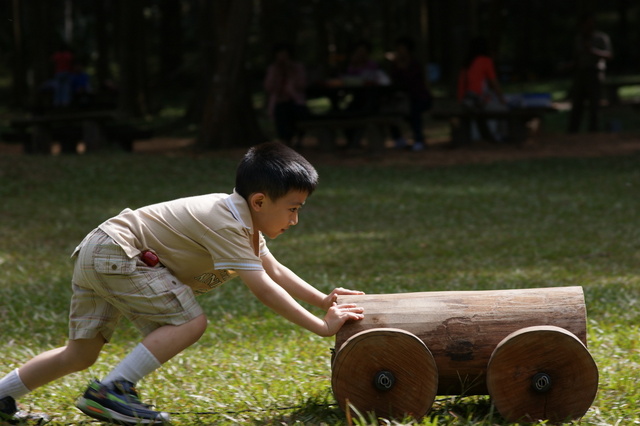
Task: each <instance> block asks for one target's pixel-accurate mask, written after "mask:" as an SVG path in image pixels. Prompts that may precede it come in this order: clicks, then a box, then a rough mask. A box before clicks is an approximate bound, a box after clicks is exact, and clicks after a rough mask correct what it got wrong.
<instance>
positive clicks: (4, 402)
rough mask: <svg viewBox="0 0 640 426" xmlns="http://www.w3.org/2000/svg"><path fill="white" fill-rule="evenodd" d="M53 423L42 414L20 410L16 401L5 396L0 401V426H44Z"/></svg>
mask: <svg viewBox="0 0 640 426" xmlns="http://www.w3.org/2000/svg"><path fill="white" fill-rule="evenodd" d="M49 421H51V419H50V418H49V416H47V415H46V414H41V413H30V412H27V411H23V410H18V406H17V405H16V401H15V399H13V398H12V397H10V396H5V397H4V398H2V399H0V424H5V423H6V424H10V425H19V424H34V425H43V424H45V423H47V422H49Z"/></svg>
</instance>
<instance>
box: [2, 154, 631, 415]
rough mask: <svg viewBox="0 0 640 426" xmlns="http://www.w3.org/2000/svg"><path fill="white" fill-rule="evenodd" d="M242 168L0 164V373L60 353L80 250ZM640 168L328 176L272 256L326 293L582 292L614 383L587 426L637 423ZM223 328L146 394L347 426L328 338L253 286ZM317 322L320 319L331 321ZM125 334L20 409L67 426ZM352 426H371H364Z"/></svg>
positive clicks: (215, 327)
mask: <svg viewBox="0 0 640 426" xmlns="http://www.w3.org/2000/svg"><path fill="white" fill-rule="evenodd" d="M236 163H237V158H230V157H228V156H222V155H221V156H215V155H211V156H210V157H206V158H205V157H198V158H190V157H187V156H185V157H163V156H142V155H125V154H119V153H106V154H100V155H86V156H59V157H28V156H13V157H3V158H0V200H1V202H0V266H1V268H2V273H1V274H0V329H1V330H2V331H1V332H0V335H1V336H2V346H1V348H0V356H1V358H2V364H1V368H0V374H5V373H7V372H9V371H10V370H11V369H13V368H16V367H18V366H19V365H21V364H22V363H23V362H24V361H26V360H27V359H28V358H29V357H31V356H33V355H34V354H37V353H39V352H41V351H44V350H47V349H51V348H53V347H57V346H61V345H64V343H65V341H66V333H67V331H66V330H67V312H68V299H69V296H70V292H71V290H70V283H69V281H70V276H71V270H72V265H71V262H70V260H69V256H70V254H71V252H72V250H73V248H74V247H75V245H77V244H78V243H79V242H80V240H81V239H82V238H83V237H84V235H85V234H86V233H87V232H89V231H90V230H91V229H93V228H94V227H95V226H96V225H98V224H99V223H100V222H101V221H103V220H105V219H107V218H108V217H110V216H113V215H115V214H117V213H118V212H119V211H120V210H122V209H123V208H125V207H132V208H135V207H138V206H142V205H146V204H149V203H154V202H159V201H164V200H168V199H173V198H177V197H183V196H188V195H195V194H202V193H207V192H228V191H230V190H231V189H232V187H233V180H234V169H235V165H236ZM639 164H640V157H639V156H637V155H636V156H628V157H608V158H601V159H563V160H556V159H548V160H536V161H520V162H511V163H504V164H491V165H473V166H455V167H447V168H433V169H426V168H420V167H418V166H415V167H407V166H403V167H380V166H373V165H372V166H361V167H337V166H330V165H318V170H319V172H320V176H321V185H320V187H319V188H318V191H317V192H316V193H315V194H314V195H313V196H312V197H310V199H309V200H308V202H307V205H305V207H304V208H303V210H302V211H301V215H300V223H299V224H298V226H296V227H295V228H293V229H292V230H290V231H289V232H288V233H287V234H286V235H284V236H281V237H280V238H278V239H276V240H272V241H270V242H269V247H270V249H271V251H272V252H273V253H274V254H275V255H276V257H278V259H279V260H281V261H282V262H283V263H284V264H286V265H288V266H289V267H290V268H291V269H293V270H294V271H296V272H297V273H298V274H299V275H301V276H302V277H304V278H305V279H307V280H308V281H309V282H311V283H313V284H314V285H316V286H318V287H319V288H321V289H322V290H324V291H329V290H330V289H332V288H333V287H335V286H345V287H351V288H357V289H361V290H364V291H366V292H367V293H399V292H414V291H442V290H482V289H515V288H532V287H553V286H570V285H579V286H583V287H584V291H585V297H586V304H587V310H588V341H589V350H590V352H591V354H592V355H593V357H594V359H595V360H596V362H597V364H598V367H599V372H600V385H599V389H598V395H597V398H596V400H595V402H594V404H593V406H592V408H591V409H590V410H589V411H588V413H587V414H586V415H585V417H584V418H583V424H589V425H613V424H620V425H622V424H625V425H626V424H634V423H635V424H639V423H640V415H639V414H638V408H637V407H638V405H637V404H638V402H637V401H638V400H640V383H639V380H640V341H639V339H640V309H639V308H638V304H639V303H640V167H639ZM200 301H201V303H202V305H203V307H204V309H205V312H207V314H208V317H209V321H210V325H209V327H208V330H207V331H206V333H205V335H204V337H203V338H202V339H201V341H200V342H198V343H197V344H196V345H194V346H193V347H191V348H189V349H187V350H186V351H184V352H183V353H182V354H180V355H179V356H177V357H176V358H174V359H173V360H171V361H170V362H169V363H167V364H166V365H165V366H163V367H162V368H161V369H160V370H158V371H157V372H156V373H155V374H153V375H152V376H150V377H148V378H146V379H145V380H143V381H142V382H141V383H140V386H139V388H140V390H141V393H142V398H143V400H145V401H147V402H150V403H153V404H155V405H157V406H158V407H159V408H160V409H162V410H166V411H169V412H172V413H173V416H172V417H173V419H174V423H175V424H178V425H180V424H184V425H187V424H294V423H299V424H329V425H333V424H346V419H345V416H344V414H343V413H342V412H341V411H340V409H339V408H338V407H337V405H336V403H335V400H334V398H333V396H332V394H331V380H330V371H331V369H330V348H331V347H332V346H333V339H332V338H320V337H318V336H315V335H313V334H311V333H309V332H307V331H305V330H301V329H299V328H297V327H295V326H293V325H291V324H289V323H287V322H286V321H285V320H284V319H282V318H279V317H277V316H275V315H274V314H272V313H271V312H270V311H269V310H268V309H267V308H265V307H264V306H262V305H261V304H260V303H259V302H258V301H257V300H256V299H255V298H254V297H252V296H251V295H250V293H249V291H248V290H247V289H246V288H245V287H244V285H243V284H242V282H241V281H240V280H236V281H231V282H230V283H227V284H225V285H224V286H222V287H221V288H219V289H217V290H215V291H213V292H211V293H209V294H207V295H204V296H202V297H201V299H200ZM318 315H322V313H321V312H318ZM138 340H139V338H138V335H137V332H136V331H135V330H134V329H133V328H132V327H131V326H130V325H129V324H127V323H124V322H123V323H122V324H121V327H120V328H119V330H118V331H117V332H116V335H115V336H114V340H113V342H112V343H111V344H109V345H108V346H107V347H106V349H105V351H104V352H103V354H102V355H101V357H100V358H99V360H98V362H97V363H96V364H95V365H94V366H93V367H91V368H90V369H89V370H87V371H84V372H81V373H77V374H73V375H71V376H68V377H66V378H64V379H61V380H59V381H57V382H54V383H52V384H50V385H49V386H46V387H44V388H41V389H38V390H36V391H35V392H33V393H32V394H31V395H30V396H28V397H25V398H24V399H23V401H22V403H23V404H25V405H26V406H27V407H31V408H32V409H33V410H36V411H44V412H47V413H49V414H50V415H51V416H53V418H54V420H55V422H59V423H60V424H71V423H77V422H81V421H87V420H88V418H87V417H86V416H84V415H82V414H81V413H80V412H79V411H78V410H77V409H75V407H74V405H73V402H74V400H75V398H76V397H77V396H78V395H79V394H80V392H81V391H82V390H83V389H84V387H85V385H86V384H87V383H88V381H89V380H90V379H92V378H94V377H98V378H100V377H102V376H104V375H105V374H106V373H107V372H108V371H109V370H110V369H111V367H113V366H114V365H115V364H116V363H117V362H118V360H119V359H120V358H122V357H123V356H124V355H125V354H126V353H128V351H130V350H131V349H132V348H133V347H134V346H135V345H136V344H137V342H138ZM354 422H355V423H359V424H365V423H367V418H366V417H361V418H355V419H354ZM501 423H504V421H503V420H501V418H500V416H499V415H498V414H497V413H496V412H495V411H494V410H492V409H491V405H490V402H489V398H488V397H485V396H481V397H467V398H462V397H438V398H437V400H436V404H435V406H434V409H433V410H432V411H431V413H430V414H429V415H428V416H427V417H426V418H424V419H423V420H422V421H421V423H420V424H423V425H436V424H437V425H454V424H455V425H467V424H468V425H493V424H501Z"/></svg>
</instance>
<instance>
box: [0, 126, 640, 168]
mask: <svg viewBox="0 0 640 426" xmlns="http://www.w3.org/2000/svg"><path fill="white" fill-rule="evenodd" d="M192 148H193V140H191V139H184V138H154V139H150V140H144V141H137V142H136V143H135V144H134V152H135V153H137V154H149V155H176V156H180V155H189V156H208V155H215V156H216V157H228V158H240V156H241V155H242V154H243V153H244V151H245V148H240V149H237V150H235V149H234V150H224V151H214V152H210V153H197V154H196V153H194V151H193V149H192ZM300 151H301V152H302V153H303V155H305V157H307V158H308V159H309V160H310V161H312V162H313V163H314V164H335V165H345V166H357V165H363V164H378V165H419V166H426V167H441V166H449V165H457V164H478V163H495V162H500V161H516V160H525V159H535V158H553V157H556V158H559V157H602V156H619V155H636V154H640V134H635V133H634V134H631V133H628V134H625V133H615V134H613V133H598V134H577V135H565V134H543V135H538V136H537V137H536V138H535V139H532V140H529V141H527V142H525V143H523V144H519V145H517V144H490V143H486V142H476V143H473V144H471V145H468V146H465V147H462V148H456V149H451V148H450V147H449V146H448V144H447V143H446V141H437V140H436V141H432V142H431V144H430V145H429V147H428V149H426V150H424V151H421V152H411V151H403V150H396V149H393V148H386V149H384V150H383V151H381V152H379V153H376V154H371V153H369V152H368V151H366V150H341V149H336V150H335V151H330V152H326V151H321V150H319V149H318V148H316V147H314V146H313V144H307V146H303V147H302V148H300ZM11 155H24V154H23V152H22V147H21V146H20V145H16V144H5V143H1V142H0V156H11Z"/></svg>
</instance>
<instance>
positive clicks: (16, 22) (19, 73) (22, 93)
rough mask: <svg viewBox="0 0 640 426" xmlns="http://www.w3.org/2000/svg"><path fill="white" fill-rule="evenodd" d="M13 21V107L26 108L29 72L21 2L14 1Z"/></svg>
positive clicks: (18, 0)
mask: <svg viewBox="0 0 640 426" xmlns="http://www.w3.org/2000/svg"><path fill="white" fill-rule="evenodd" d="M12 8H13V10H12V14H11V15H12V20H13V57H12V62H13V70H12V71H13V84H12V95H13V105H15V106H16V107H19V108H21V107H24V106H25V105H26V100H27V97H28V93H29V92H28V87H27V78H26V75H27V72H26V66H25V50H24V48H25V46H24V38H23V29H22V8H21V4H20V0H13V3H12Z"/></svg>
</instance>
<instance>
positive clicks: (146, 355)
mask: <svg viewBox="0 0 640 426" xmlns="http://www.w3.org/2000/svg"><path fill="white" fill-rule="evenodd" d="M161 366H162V364H160V361H158V359H157V358H156V357H155V356H153V354H152V353H151V352H150V351H149V349H147V348H146V347H145V346H144V345H143V344H142V343H139V344H138V346H136V347H135V348H134V349H133V351H131V353H130V354H129V355H127V356H126V357H125V358H124V359H123V360H122V361H121V362H120V364H118V365H117V366H116V368H114V369H113V370H112V371H111V373H109V374H108V375H107V377H105V378H104V379H103V380H102V381H101V383H102V384H107V383H111V382H113V381H116V380H127V381H129V382H131V383H133V384H134V385H135V384H136V383H138V381H139V380H140V379H142V378H143V377H144V376H146V375H148V374H151V373H152V372H154V371H155V370H157V369H158V368H160V367H161Z"/></svg>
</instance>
